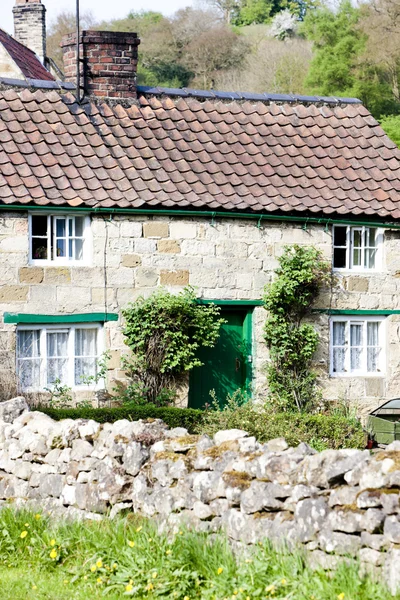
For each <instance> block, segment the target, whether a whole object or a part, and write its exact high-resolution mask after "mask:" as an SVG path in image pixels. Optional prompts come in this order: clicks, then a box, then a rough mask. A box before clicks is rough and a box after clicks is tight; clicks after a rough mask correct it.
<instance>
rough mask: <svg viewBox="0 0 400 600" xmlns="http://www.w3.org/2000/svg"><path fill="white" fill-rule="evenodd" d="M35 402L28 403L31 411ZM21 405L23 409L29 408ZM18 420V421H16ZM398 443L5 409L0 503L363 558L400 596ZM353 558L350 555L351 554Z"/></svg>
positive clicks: (330, 557)
mask: <svg viewBox="0 0 400 600" xmlns="http://www.w3.org/2000/svg"><path fill="white" fill-rule="evenodd" d="M25 408H26V407H25ZM21 412H22V414H21ZM18 415H19V416H18ZM399 488H400V442H394V443H393V444H392V445H391V446H389V447H388V448H387V450H385V451H380V452H378V453H377V454H374V455H373V454H371V453H370V451H368V450H364V451H362V450H326V451H324V452H321V453H317V452H316V451H315V450H313V449H312V448H310V447H309V446H308V445H307V444H300V445H299V446H298V447H297V448H288V445H287V444H286V442H285V440H283V439H276V440H271V441H269V442H268V443H266V444H260V443H258V442H257V440H256V439H255V438H253V437H248V435H247V434H246V432H245V431H241V430H237V429H234V430H228V431H219V432H218V433H216V434H215V435H214V438H213V439H211V438H210V437H208V436H206V435H201V436H200V435H188V433H187V431H186V430H185V429H181V428H176V429H172V430H169V429H168V428H167V427H166V425H165V424H164V423H162V421H159V420H154V421H153V422H151V423H147V422H143V421H136V422H130V421H127V420H125V421H118V422H116V423H114V424H104V425H100V424H99V423H96V422H94V421H87V420H76V421H73V420H65V421H60V422H56V421H53V420H52V419H51V418H50V417H48V416H46V415H44V414H42V413H39V412H26V411H24V405H23V399H17V400H16V401H10V402H7V403H5V404H3V405H1V404H0V506H1V504H6V503H7V502H10V501H11V500H12V501H13V503H14V505H15V506H17V507H19V506H28V507H31V508H33V509H34V510H38V509H39V510H44V511H45V512H49V513H50V514H53V515H61V516H63V517H71V518H91V519H99V518H101V515H106V514H109V515H110V516H111V517H113V516H114V515H116V514H117V513H118V512H120V511H121V510H127V511H129V510H131V511H134V512H136V513H139V514H141V515H143V516H146V517H150V518H152V519H154V520H155V521H157V522H158V524H159V526H160V528H165V527H167V528H170V529H172V530H174V529H175V528H180V527H181V526H182V524H186V525H188V526H189V527H193V528H195V529H197V530H200V531H209V532H215V531H219V530H221V529H222V530H224V531H225V532H226V533H227V535H228V537H229V538H230V539H231V540H232V541H233V542H235V543H236V542H239V543H241V544H245V545H247V544H248V545H250V544H255V543H257V542H258V541H261V540H263V539H265V538H267V539H270V540H272V541H273V542H275V543H278V544H279V543H285V544H289V545H290V546H291V547H295V546H302V547H303V548H305V549H306V551H307V555H308V558H309V561H310V562H311V564H312V565H313V566H315V567H321V568H323V569H327V570H331V569H333V568H335V567H336V565H337V564H338V562H339V561H341V560H343V557H344V556H346V557H347V558H346V560H352V559H353V558H358V559H359V561H360V563H361V567H362V569H363V570H368V571H371V572H373V573H374V574H375V575H376V576H377V577H380V578H382V580H383V581H385V582H387V583H388V584H389V585H390V587H391V590H392V592H393V593H395V592H396V591H400V570H399V568H398V566H399V560H400V550H399V544H400V494H399ZM349 557H350V558H349Z"/></svg>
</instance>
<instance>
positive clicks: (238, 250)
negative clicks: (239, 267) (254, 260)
mask: <svg viewBox="0 0 400 600" xmlns="http://www.w3.org/2000/svg"><path fill="white" fill-rule="evenodd" d="M217 256H226V257H228V258H246V257H247V244H246V243H245V242H236V241H233V240H224V241H222V242H220V243H219V244H217Z"/></svg>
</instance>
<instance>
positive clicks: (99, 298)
mask: <svg viewBox="0 0 400 600" xmlns="http://www.w3.org/2000/svg"><path fill="white" fill-rule="evenodd" d="M114 296H115V293H114V289H113V288H107V302H113V301H114ZM105 300H106V294H105V290H104V288H103V287H94V288H92V303H93V304H104V302H105Z"/></svg>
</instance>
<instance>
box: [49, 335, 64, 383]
mask: <svg viewBox="0 0 400 600" xmlns="http://www.w3.org/2000/svg"><path fill="white" fill-rule="evenodd" d="M56 379H59V380H60V381H61V383H67V382H68V333H67V332H63V331H51V332H48V333H47V383H48V384H49V385H51V384H53V383H54V382H55V381H56Z"/></svg>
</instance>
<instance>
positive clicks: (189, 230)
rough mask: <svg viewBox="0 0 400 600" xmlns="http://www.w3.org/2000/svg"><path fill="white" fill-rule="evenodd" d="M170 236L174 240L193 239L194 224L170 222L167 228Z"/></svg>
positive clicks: (195, 228) (194, 233) (195, 231)
mask: <svg viewBox="0 0 400 600" xmlns="http://www.w3.org/2000/svg"><path fill="white" fill-rule="evenodd" d="M169 231H170V235H171V237H172V238H175V239H178V240H179V239H183V240H185V239H193V238H195V237H196V235H197V225H196V223H186V222H185V221H172V222H171V223H170V226H169Z"/></svg>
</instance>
